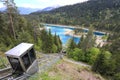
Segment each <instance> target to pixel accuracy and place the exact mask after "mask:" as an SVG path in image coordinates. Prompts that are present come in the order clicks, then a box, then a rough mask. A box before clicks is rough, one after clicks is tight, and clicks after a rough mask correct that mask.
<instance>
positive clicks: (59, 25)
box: [45, 24, 106, 34]
mask: <svg viewBox="0 0 120 80" xmlns="http://www.w3.org/2000/svg"><path fill="white" fill-rule="evenodd" d="M45 25H48V26H56V27H63V28H73V29H75V28H77V29H84V30H89V29H88V28H85V27H84V28H83V27H80V26H79V27H76V26H72V25H68V26H67V25H61V24H45ZM93 31H94V32H98V33H101V34H106V32H103V31H98V30H93Z"/></svg>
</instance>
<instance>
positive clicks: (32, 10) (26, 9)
mask: <svg viewBox="0 0 120 80" xmlns="http://www.w3.org/2000/svg"><path fill="white" fill-rule="evenodd" d="M18 10H19V12H20V14H30V13H31V12H35V11H38V10H40V9H39V8H24V7H18Z"/></svg>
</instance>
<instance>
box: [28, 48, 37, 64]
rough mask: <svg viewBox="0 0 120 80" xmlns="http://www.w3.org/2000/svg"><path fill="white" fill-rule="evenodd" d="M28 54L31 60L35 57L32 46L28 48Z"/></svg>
mask: <svg viewBox="0 0 120 80" xmlns="http://www.w3.org/2000/svg"><path fill="white" fill-rule="evenodd" d="M29 55H30V59H31V61H32V62H33V61H34V60H35V59H36V56H35V52H34V49H33V48H32V49H31V50H30V52H29Z"/></svg>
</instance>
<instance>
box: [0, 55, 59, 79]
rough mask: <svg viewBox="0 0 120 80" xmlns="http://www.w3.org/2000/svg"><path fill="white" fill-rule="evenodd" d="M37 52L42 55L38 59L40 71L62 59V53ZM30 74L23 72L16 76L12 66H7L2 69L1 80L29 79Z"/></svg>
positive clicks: (0, 72)
mask: <svg viewBox="0 0 120 80" xmlns="http://www.w3.org/2000/svg"><path fill="white" fill-rule="evenodd" d="M37 54H39V55H42V57H41V58H39V59H37V61H38V65H39V71H38V72H40V73H41V72H43V71H45V70H47V69H48V68H49V67H51V66H52V65H53V64H55V63H56V62H57V61H58V60H60V55H58V54H43V53H37ZM29 76H30V75H27V74H23V75H20V76H19V77H14V75H13V74H12V69H11V68H5V69H2V70H0V80H27V77H29Z"/></svg>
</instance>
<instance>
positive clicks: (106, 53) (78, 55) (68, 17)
mask: <svg viewBox="0 0 120 80" xmlns="http://www.w3.org/2000/svg"><path fill="white" fill-rule="evenodd" d="M30 16H39V19H40V21H41V22H45V23H52V24H65V25H75V26H78V27H79V26H81V27H93V28H94V29H96V30H100V31H106V32H107V31H108V32H109V37H108V39H107V41H108V44H107V45H106V46H104V47H102V48H99V47H94V45H93V44H94V43H93V42H91V41H90V40H91V39H92V36H91V37H90V35H92V34H88V36H87V37H86V38H85V39H82V40H81V42H80V43H78V44H77V45H76V44H75V43H74V41H73V40H71V43H70V44H69V46H68V49H67V56H68V57H70V58H73V59H74V60H77V61H83V62H87V63H88V64H91V65H93V66H92V69H93V71H95V72H97V73H100V74H102V75H104V76H107V77H108V80H120V61H119V60H120V46H119V45H120V22H119V20H120V0H89V1H87V2H84V3H78V4H75V5H68V6H64V7H60V8H58V9H55V10H52V11H48V12H40V13H39V12H34V13H31V14H30ZM93 40H94V39H93ZM93 40H92V41H93Z"/></svg>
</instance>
